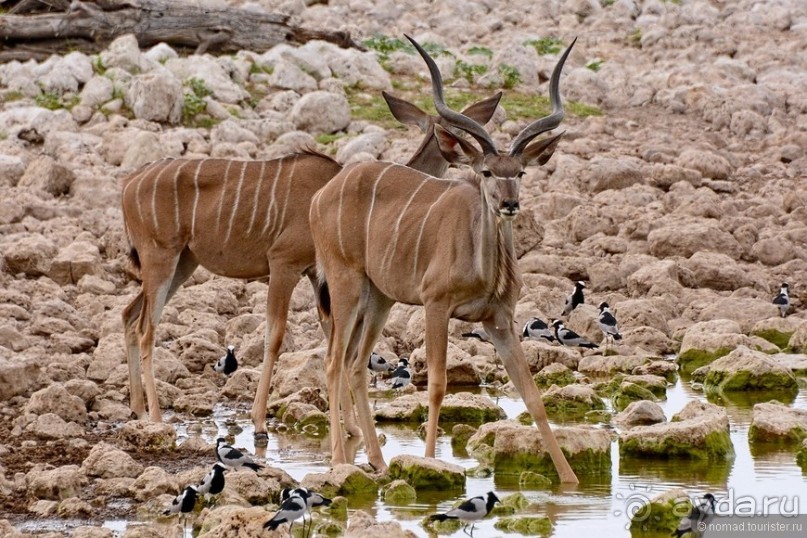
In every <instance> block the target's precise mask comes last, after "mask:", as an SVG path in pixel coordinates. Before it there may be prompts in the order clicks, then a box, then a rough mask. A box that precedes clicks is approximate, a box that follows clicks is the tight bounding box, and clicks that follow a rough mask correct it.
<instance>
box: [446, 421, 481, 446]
mask: <svg viewBox="0 0 807 538" xmlns="http://www.w3.org/2000/svg"><path fill="white" fill-rule="evenodd" d="M475 433H476V428H474V427H473V426H469V425H468V424H455V425H454V427H453V428H451V448H453V449H454V450H465V449H466V447H467V446H468V439H470V438H471V436H472V435H473V434H475Z"/></svg>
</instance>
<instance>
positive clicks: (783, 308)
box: [773, 282, 790, 317]
mask: <svg viewBox="0 0 807 538" xmlns="http://www.w3.org/2000/svg"><path fill="white" fill-rule="evenodd" d="M773 304H775V305H776V306H778V307H779V313H780V314H781V315H782V317H785V316H787V311H788V310H790V285H789V284H788V283H787V282H782V287H781V288H779V295H777V296H776V297H774V298H773Z"/></svg>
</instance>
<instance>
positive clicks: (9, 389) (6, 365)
mask: <svg viewBox="0 0 807 538" xmlns="http://www.w3.org/2000/svg"><path fill="white" fill-rule="evenodd" d="M41 383H42V380H41V374H40V369H39V364H38V363H37V361H35V360H32V359H24V358H21V357H15V358H14V359H13V360H12V359H7V358H5V357H3V356H0V401H8V400H10V399H11V398H13V397H14V396H17V395H20V394H25V393H26V392H28V391H30V390H33V389H36V388H38V387H39V386H40V385H41Z"/></svg>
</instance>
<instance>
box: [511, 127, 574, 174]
mask: <svg viewBox="0 0 807 538" xmlns="http://www.w3.org/2000/svg"><path fill="white" fill-rule="evenodd" d="M564 134H566V131H563V132H562V133H560V134H557V135H555V136H550V137H549V138H544V139H543V140H538V141H536V142H532V143H531V144H530V145H528V146H527V147H526V148H524V152H523V153H522V154H521V162H522V164H523V165H524V166H527V165H528V164H530V163H532V162H533V161H536V162H537V163H538V164H541V165H543V164H546V162H547V161H548V160H549V158H550V157H552V154H553V153H554V152H555V148H556V147H558V142H560V139H561V137H563V135H564Z"/></svg>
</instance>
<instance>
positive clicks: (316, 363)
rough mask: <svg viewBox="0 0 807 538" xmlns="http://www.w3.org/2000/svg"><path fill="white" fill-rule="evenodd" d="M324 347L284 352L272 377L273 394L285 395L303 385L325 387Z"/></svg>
mask: <svg viewBox="0 0 807 538" xmlns="http://www.w3.org/2000/svg"><path fill="white" fill-rule="evenodd" d="M324 355H325V348H317V349H312V350H310V351H298V352H294V353H284V354H283V355H281V356H280V358H279V359H278V361H277V366H276V368H275V370H276V371H275V376H274V377H273V378H272V384H273V385H274V390H273V392H274V394H275V395H277V396H279V397H281V398H282V397H285V396H288V395H289V394H292V393H295V392H298V391H299V390H300V389H302V388H305V387H323V388H324V387H325V386H326V383H325V365H324V362H323V360H324Z"/></svg>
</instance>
